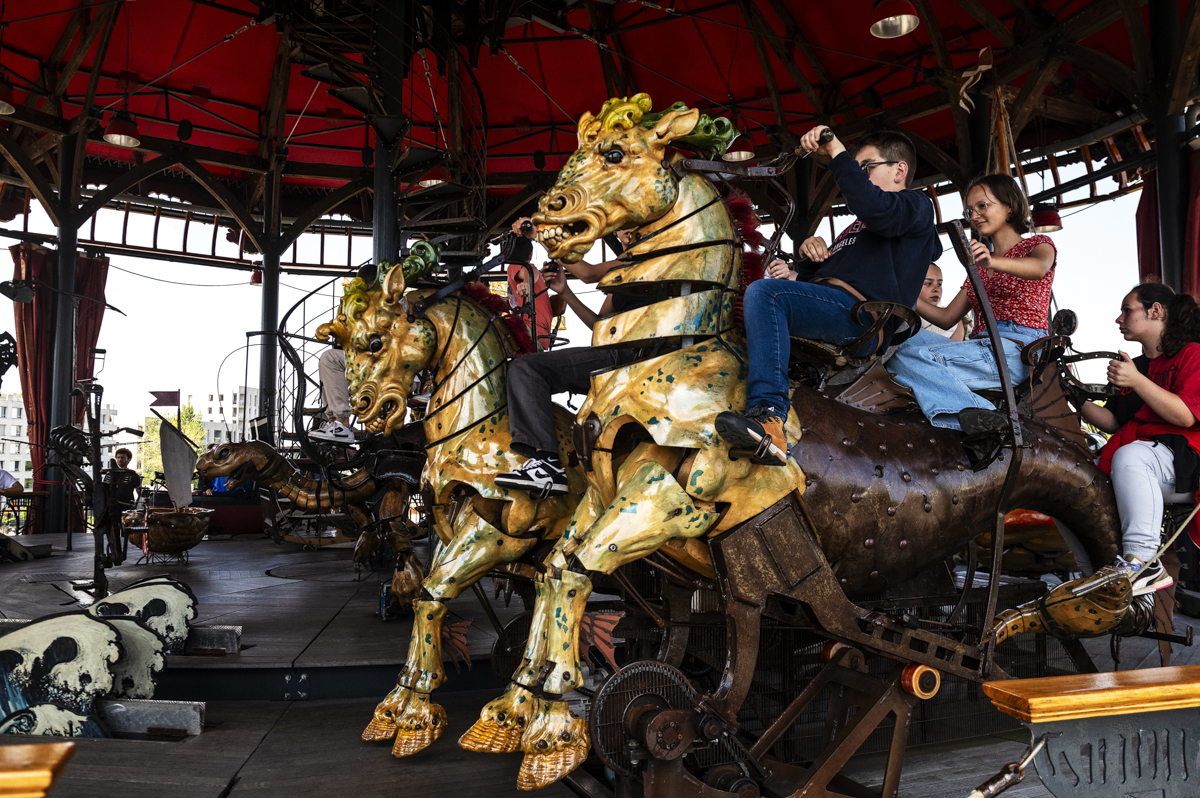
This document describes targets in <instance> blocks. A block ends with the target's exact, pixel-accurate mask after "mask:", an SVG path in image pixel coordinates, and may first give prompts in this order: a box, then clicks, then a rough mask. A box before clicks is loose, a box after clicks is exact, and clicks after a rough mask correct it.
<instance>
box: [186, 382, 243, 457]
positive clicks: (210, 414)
mask: <svg viewBox="0 0 1200 798" xmlns="http://www.w3.org/2000/svg"><path fill="white" fill-rule="evenodd" d="M186 398H187V402H186V403H187V404H190V405H191V406H192V407H194V408H196V410H197V411H198V412H199V413H200V419H201V421H202V422H203V423H204V445H205V446H208V445H209V444H211V443H223V442H226V441H241V440H249V439H250V438H251V434H250V420H251V419H253V418H254V417H255V416H257V415H258V388H248V387H246V386H245V385H238V386H236V387H234V388H232V389H224V390H218V391H212V392H209V391H204V392H196V393H189V394H186Z"/></svg>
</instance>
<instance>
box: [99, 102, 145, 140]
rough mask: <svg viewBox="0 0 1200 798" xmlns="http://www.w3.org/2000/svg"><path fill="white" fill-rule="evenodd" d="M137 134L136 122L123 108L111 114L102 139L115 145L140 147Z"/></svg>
mask: <svg viewBox="0 0 1200 798" xmlns="http://www.w3.org/2000/svg"><path fill="white" fill-rule="evenodd" d="M139 136H140V134H139V133H138V126H137V122H135V121H134V120H133V117H132V116H130V114H129V112H128V111H126V110H124V109H122V110H120V111H117V112H116V113H115V114H113V115H112V118H111V119H109V120H108V127H106V128H104V140H105V141H107V142H108V143H109V144H112V145H113V146H115V147H125V148H127V149H133V148H134V147H140V146H141V144H142V140H141V138H139Z"/></svg>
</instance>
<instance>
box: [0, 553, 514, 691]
mask: <svg viewBox="0 0 1200 798" xmlns="http://www.w3.org/2000/svg"><path fill="white" fill-rule="evenodd" d="M41 541H48V542H51V543H53V544H54V553H53V555H52V556H51V557H50V558H48V559H42V560H35V561H33V562H27V563H15V564H4V565H0V617H4V618H38V617H41V616H43V615H47V614H49V613H52V612H62V611H65V610H68V609H71V608H72V607H80V606H86V605H87V604H89V603H90V602H91V597H90V596H88V595H87V594H86V593H82V592H80V591H76V590H74V589H73V588H72V586H71V583H72V581H76V582H77V581H80V580H89V579H91V576H92V550H91V546H92V539H91V538H90V537H78V536H77V537H76V540H75V551H73V552H67V551H65V550H64V548H63V546H64V544H65V542H66V537H65V536H64V535H45V536H42V537H41V538H39V542H41ZM418 546H421V547H423V546H424V543H418ZM351 553H352V551H351V547H350V545H349V544H342V545H340V546H331V547H328V548H323V549H320V550H315V551H313V550H309V551H306V550H304V549H303V547H301V546H299V545H297V544H294V543H282V544H276V543H273V542H272V541H270V540H268V539H267V538H264V537H260V536H257V535H241V536H236V537H232V538H229V539H226V540H214V541H204V542H202V543H201V544H200V545H199V546H198V547H196V548H195V549H193V550H192V552H191V560H190V562H189V563H187V564H186V565H177V566H167V565H133V564H131V562H129V561H127V563H126V564H125V565H122V566H120V567H117V568H113V569H110V570H109V571H108V574H109V581H110V583H111V589H112V590H116V589H119V588H120V587H121V586H123V585H126V584H129V583H131V582H134V581H137V580H138V579H144V578H146V577H149V576H154V575H157V574H162V573H170V574H172V575H173V576H175V577H177V578H179V579H181V580H183V581H184V582H186V583H187V584H188V585H190V586H191V588H192V590H193V591H194V592H195V593H196V596H197V598H198V600H199V601H198V603H199V606H198V608H197V611H198V615H197V617H196V619H195V621H194V623H197V624H231V625H240V626H241V627H242V634H243V637H242V642H243V649H244V650H243V651H242V653H241V654H238V655H235V656H227V657H221V658H220V659H213V658H209V657H180V658H178V659H177V660H176V662H178V664H180V665H186V667H189V668H210V667H212V668H281V667H290V668H319V667H343V666H371V665H393V664H398V663H401V662H403V661H404V653H405V650H406V649H407V646H408V637H409V631H410V629H411V620H410V619H408V618H398V619H396V620H394V621H389V622H387V623H384V622H382V621H380V620H379V618H378V609H379V587H380V585H381V584H382V583H383V582H385V581H388V580H390V579H391V572H390V570H388V571H364V572H362V573H359V574H357V575H356V574H355V572H354V567H353V565H352V563H351V560H350V557H351ZM423 554H424V552H422V555H423ZM135 557H136V555H135ZM135 557H131V558H130V559H131V560H132V559H135ZM495 609H496V612H497V615H498V616H499V617H500V619H501V621H507V620H508V619H510V618H511V617H513V616H514V615H516V614H517V613H519V612H520V611H521V609H522V607H521V602H520V599H517V598H516V597H514V599H513V602H512V605H511V606H510V607H508V608H505V607H504V606H503V605H502V604H499V605H496V606H495ZM464 618H469V619H471V620H472V627H471V634H470V635H469V636H468V639H469V640H470V642H471V656H472V658H473V659H474V658H481V659H486V658H487V657H488V655H489V654H490V652H491V648H492V644H493V643H494V642H495V639H496V635H495V632H494V631H493V630H492V627H491V624H490V623H489V622H488V620H487V617H486V615H485V613H484V610H483V608H482V606H481V605H480V603H479V601H478V600H477V599H476V597H475V596H474V594H473V593H471V592H467V593H465V594H464V595H463V596H461V597H460V598H459V599H458V600H456V601H454V602H453V603H452V604H451V605H450V612H449V613H448V616H447V622H449V623H453V622H455V621H458V620H462V619H464Z"/></svg>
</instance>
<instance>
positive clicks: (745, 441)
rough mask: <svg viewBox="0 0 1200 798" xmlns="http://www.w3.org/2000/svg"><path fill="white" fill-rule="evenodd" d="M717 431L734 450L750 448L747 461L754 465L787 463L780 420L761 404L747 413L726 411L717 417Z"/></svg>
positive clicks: (785, 441)
mask: <svg viewBox="0 0 1200 798" xmlns="http://www.w3.org/2000/svg"><path fill="white" fill-rule="evenodd" d="M716 426H717V434H718V435H720V436H721V440H723V441H725V442H726V443H728V444H729V445H730V447H731V448H735V449H752V450H754V455H753V456H752V457H751V458H750V462H752V463H755V464H757V465H776V466H782V465H787V458H788V451H787V436H786V435H785V434H784V432H783V419H782V418H780V417H779V416H777V415H774V414H773V413H772V412H771V411H770V410H768V409H766V408H762V407H755V408H751V409H750V410H749V411H747V412H746V415H744V416H743V415H740V414H738V413H733V412H729V411H726V412H724V413H721V414H719V415H718V416H717V424H716Z"/></svg>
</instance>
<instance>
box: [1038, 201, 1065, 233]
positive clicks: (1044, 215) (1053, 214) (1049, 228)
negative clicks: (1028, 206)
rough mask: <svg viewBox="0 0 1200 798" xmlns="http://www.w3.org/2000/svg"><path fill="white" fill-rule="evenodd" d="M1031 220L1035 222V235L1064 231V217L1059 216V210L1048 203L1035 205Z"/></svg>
mask: <svg viewBox="0 0 1200 798" xmlns="http://www.w3.org/2000/svg"><path fill="white" fill-rule="evenodd" d="M1030 218H1031V219H1032V221H1033V232H1035V233H1057V232H1058V231H1059V230H1061V229H1063V223H1062V216H1060V215H1059V213H1058V208H1057V207H1055V206H1054V205H1051V204H1050V203H1048V202H1040V203H1038V204H1037V205H1034V206H1033V212H1032V213H1031V214H1030Z"/></svg>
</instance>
